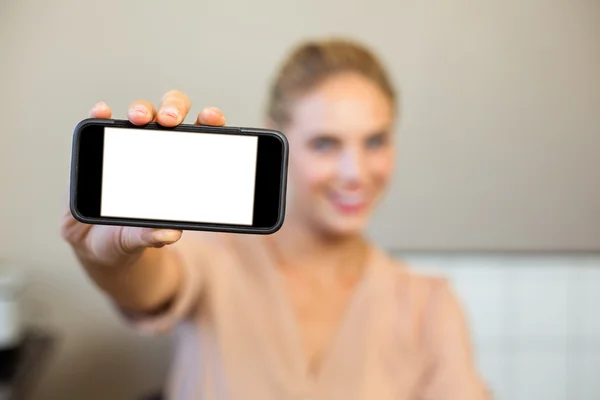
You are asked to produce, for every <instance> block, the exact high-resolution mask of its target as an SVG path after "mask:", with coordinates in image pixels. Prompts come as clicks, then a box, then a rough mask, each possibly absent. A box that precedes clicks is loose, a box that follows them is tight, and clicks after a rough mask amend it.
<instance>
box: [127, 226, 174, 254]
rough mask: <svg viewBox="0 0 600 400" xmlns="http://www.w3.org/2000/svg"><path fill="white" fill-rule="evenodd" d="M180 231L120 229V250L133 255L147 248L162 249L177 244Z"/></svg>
mask: <svg viewBox="0 0 600 400" xmlns="http://www.w3.org/2000/svg"><path fill="white" fill-rule="evenodd" d="M181 235H182V231H180V230H175V229H153V228H135V227H128V226H125V227H122V229H121V231H120V240H119V243H120V244H121V249H122V250H123V251H124V252H126V253H133V252H136V251H138V250H142V249H145V248H147V247H163V246H165V245H168V244H173V243H175V242H177V241H178V240H179V239H180V238H181Z"/></svg>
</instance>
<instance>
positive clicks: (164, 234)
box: [154, 230, 175, 243]
mask: <svg viewBox="0 0 600 400" xmlns="http://www.w3.org/2000/svg"><path fill="white" fill-rule="evenodd" d="M154 238H155V239H156V240H157V241H159V242H163V243H166V242H172V241H173V240H174V239H175V232H173V231H170V230H160V231H156V232H154Z"/></svg>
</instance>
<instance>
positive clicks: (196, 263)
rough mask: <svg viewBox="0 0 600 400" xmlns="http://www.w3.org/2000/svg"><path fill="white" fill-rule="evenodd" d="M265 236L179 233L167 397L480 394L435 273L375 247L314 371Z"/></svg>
mask: <svg viewBox="0 0 600 400" xmlns="http://www.w3.org/2000/svg"><path fill="white" fill-rule="evenodd" d="M265 240H266V239H265V237H263V236H249V235H231V234H214V233H213V234H207V233H199V232H185V233H184V236H183V238H182V239H181V240H180V241H179V242H178V243H176V244H175V245H172V246H170V248H169V251H174V252H175V253H176V254H178V255H179V256H180V257H181V259H182V260H183V263H184V265H185V273H186V274H187V276H186V279H185V284H184V287H183V288H182V289H181V292H180V293H179V294H178V295H177V298H176V299H175V301H174V302H173V303H172V304H171V305H170V306H169V308H168V309H167V310H165V311H164V312H161V313H160V315H156V316H152V317H136V318H134V317H131V316H128V317H126V319H127V321H128V322H129V323H131V324H132V326H134V327H135V328H136V329H138V330H139V331H140V332H145V333H152V334H158V333H166V332H170V331H172V330H173V331H174V333H176V335H177V340H178V342H177V343H178V347H177V351H176V356H175V360H174V365H173V368H172V373H171V376H170V379H169V382H168V386H167V396H168V398H169V399H178V400H179V399H202V400H224V399H228V400H229V399H235V400H238V399H240V400H241V399H244V400H246V399H250V400H254V399H256V400H271V399H272V400H287V399H290V400H291V399H295V400H309V399H311V400H359V399H360V400H367V399H368V400H373V399H377V400H483V399H489V398H490V395H489V393H487V391H486V387H485V385H484V383H483V382H482V380H481V378H480V376H479V374H478V372H477V370H476V366H475V365H474V362H473V357H472V354H471V347H470V343H469V335H468V331H467V325H466V323H465V319H464V318H463V313H462V311H461V308H460V305H459V303H458V302H457V299H456V297H455V295H454V294H453V293H452V291H451V288H450V287H449V285H448V283H447V282H446V280H444V279H443V278H437V277H425V276H421V275H417V274H415V273H413V272H410V271H409V270H408V269H407V268H406V267H405V266H403V265H402V264H400V263H398V262H396V261H394V260H392V259H391V258H390V257H388V256H387V255H386V254H384V253H383V252H382V251H381V250H379V249H377V248H374V251H373V252H372V255H371V257H370V260H369V262H368V266H367V268H366V272H365V275H364V277H363V278H362V280H361V282H360V283H359V285H358V286H357V288H356V290H355V292H354V294H353V297H352V299H351V302H350V305H349V307H348V309H347V310H346V313H345V315H344V317H343V319H342V323H341V326H340V327H339V330H338V331H337V334H336V336H335V338H334V341H333V343H332V345H331V347H330V348H329V349H328V353H327V355H326V357H325V359H324V361H323V363H322V365H321V368H320V370H319V373H318V375H317V376H312V375H309V374H308V373H307V371H308V368H307V366H306V365H305V358H304V356H303V352H302V349H301V342H300V340H299V339H300V332H299V330H298V329H297V325H296V322H295V318H294V316H293V314H292V311H291V306H290V303H289V301H288V300H287V297H286V296H285V293H284V292H283V290H284V289H283V285H282V282H281V281H280V280H279V279H281V278H280V276H279V275H278V273H277V272H276V269H275V267H274V264H273V262H274V261H273V260H272V259H271V258H270V255H269V253H268V252H267V249H266V245H265V242H264V241H265Z"/></svg>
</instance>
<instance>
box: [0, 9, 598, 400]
mask: <svg viewBox="0 0 600 400" xmlns="http://www.w3.org/2000/svg"><path fill="white" fill-rule="evenodd" d="M332 33H339V34H351V35H352V36H354V37H357V38H359V39H362V40H364V41H366V42H367V43H368V44H370V45H372V46H373V47H374V48H375V49H376V51H378V52H379V53H380V54H381V55H382V57H383V59H384V61H385V62H386V63H387V65H388V66H389V68H390V70H391V71H392V73H393V75H394V77H395V78H396V80H397V81H398V82H399V83H401V86H402V91H403V95H404V101H405V108H404V110H403V113H404V119H403V123H402V126H401V132H402V135H401V136H400V138H401V139H400V145H401V148H402V149H403V150H404V151H403V152H402V153H401V159H400V161H399V164H398V171H399V172H398V175H397V178H396V181H397V183H398V185H396V186H395V187H394V188H393V189H392V191H391V193H390V197H389V199H388V200H387V201H386V204H385V206H384V208H383V210H382V212H381V213H380V214H379V215H378V216H377V218H376V220H375V221H374V223H373V226H372V232H373V234H374V236H375V238H376V239H377V240H379V241H380V242H381V243H383V244H384V245H387V246H392V247H408V248H413V247H414V248H421V247H465V246H470V245H473V246H475V247H480V248H487V247H490V246H499V247H511V248H520V247H546V248H548V247H570V248H578V247H581V248H590V247H594V246H597V245H598V244H599V243H600V225H598V224H591V223H590V219H593V218H592V217H594V216H597V215H598V213H600V209H599V207H600V189H599V187H598V185H597V183H594V182H596V181H594V178H596V171H597V170H598V167H600V165H599V163H600V157H598V155H599V154H600V139H599V137H600V132H599V126H600V124H599V122H600V119H599V118H600V113H599V112H598V111H600V97H599V96H600V76H599V74H600V72H599V71H600V46H598V38H599V37H600V3H599V2H597V1H595V0H587V1H586V0H577V1H567V0H562V1H558V0H552V1H542V0H530V1H527V2H521V1H516V0H514V1H495V2H469V1H466V0H461V1H454V2H443V1H440V0H430V1H414V0H402V1H366V0H361V1H352V2H341V1H335V0H326V1H322V0H313V1H298V2H288V1H268V0H256V1H235V2H234V1H215V2H211V3H209V2H189V1H179V2H178V1H170V2H158V1H144V2H142V1H127V2H123V1H115V0H105V1H102V2H91V1H76V0H56V1H32V0H21V1H13V2H2V4H0V58H1V61H0V88H1V90H2V94H1V96H0V109H1V110H2V113H0V115H2V122H1V125H0V163H1V164H0V166H1V167H2V169H1V171H0V179H1V180H0V188H1V189H0V190H1V197H0V201H1V207H0V227H1V228H2V229H0V258H9V259H12V260H17V261H19V262H21V263H23V264H25V265H26V270H27V271H28V273H29V275H30V277H31V282H32V283H31V286H30V288H29V290H28V291H27V293H26V299H27V302H28V303H33V302H34V300H35V301H36V304H37V307H38V308H39V307H41V309H42V310H43V311H44V312H47V315H46V316H45V317H44V318H43V321H44V322H45V323H48V324H50V325H51V326H53V327H54V328H56V329H58V330H59V331H60V332H61V334H62V339H63V340H62V342H61V347H60V349H59V350H60V351H59V352H58V354H57V357H56V358H55V360H54V363H53V364H52V367H53V369H52V371H51V372H50V373H49V374H48V375H47V376H46V377H45V379H44V381H43V387H42V389H41V391H40V392H39V393H40V394H39V396H38V398H44V399H49V398H57V399H66V398H69V399H79V398H81V399H83V398H85V399H106V398H115V399H116V398H131V395H133V393H137V392H139V391H140V390H144V389H145V388H147V387H149V386H152V385H154V384H157V383H158V382H159V380H160V377H161V376H162V374H163V373H164V372H165V370H166V368H167V365H166V361H165V357H166V355H167V352H168V342H167V341H166V340H162V339H161V340H158V339H151V338H139V337H136V336H134V335H133V334H132V333H131V332H129V331H127V330H126V329H125V328H124V327H123V326H121V325H120V324H119V322H118V321H117V319H116V318H115V316H114V314H113V313H112V312H111V310H110V308H109V306H108V304H107V303H106V302H105V301H104V299H103V298H102V296H101V295H100V294H99V293H98V292H97V291H95V290H94V289H93V287H92V286H91V285H90V284H89V282H88V281H87V280H86V278H85V277H84V275H83V274H82V272H81V271H80V269H79V268H78V266H77V265H76V263H75V261H74V259H73V257H72V255H71V253H70V251H69V249H68V248H67V247H66V246H65V244H64V243H62V242H61V240H60V238H59V236H58V226H59V210H60V206H61V202H62V201H63V198H64V195H65V193H66V192H65V191H66V187H67V184H68V171H69V162H70V159H69V157H70V145H71V143H70V140H71V133H72V130H73V127H74V126H75V124H76V123H77V122H78V120H79V119H81V118H83V117H85V116H86V113H87V111H88V109H89V108H90V107H91V106H92V105H93V104H94V103H95V102H97V101H99V100H103V101H106V102H108V103H109V104H110V105H111V106H113V108H114V109H115V111H116V115H115V117H117V118H122V117H124V115H125V109H126V107H127V105H128V103H129V102H131V101H132V100H135V99H137V98H140V97H143V98H147V99H150V100H158V99H159V98H160V96H161V94H162V93H163V92H164V91H166V90H168V89H172V88H179V89H182V90H185V91H186V92H187V93H188V94H189V95H190V96H191V98H192V100H193V102H194V104H193V111H194V112H197V111H199V110H200V109H201V108H202V107H203V106H206V105H217V106H220V107H222V108H223V109H224V110H225V111H226V112H227V115H228V117H229V118H228V119H229V122H230V124H232V125H250V126H252V125H260V123H261V118H260V116H261V111H262V107H263V105H264V100H265V92H266V85H267V83H268V79H269V78H270V77H271V74H272V73H273V71H274V68H275V66H276V64H277V62H278V61H279V60H280V59H281V57H282V56H283V54H284V53H285V52H286V51H287V50H288V49H289V46H290V45H291V44H293V43H294V42H295V41H297V40H299V39H303V38H305V37H307V35H308V36H319V35H323V34H332ZM474 183H477V184H476V185H475V184H474ZM495 207H503V208H500V210H498V209H496V208H495ZM511 217H512V218H511ZM556 226H560V229H556ZM488 228H490V229H489V230H488ZM457 232H460V234H457ZM519 232H524V233H525V234H523V235H522V236H519V235H515V233H519ZM530 233H531V234H530Z"/></svg>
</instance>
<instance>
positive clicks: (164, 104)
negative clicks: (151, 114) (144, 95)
mask: <svg viewBox="0 0 600 400" xmlns="http://www.w3.org/2000/svg"><path fill="white" fill-rule="evenodd" d="M191 106H192V103H191V101H190V98H189V97H188V96H187V95H186V94H185V93H183V92H180V91H178V90H170V91H168V92H167V93H165V94H164V96H163V97H162V99H161V105H160V107H159V108H158V113H157V114H156V122H158V123H159V124H161V125H162V126H168V127H171V126H176V125H179V124H181V123H182V122H183V120H184V119H185V117H186V115H187V113H188V112H189V111H190V108H191Z"/></svg>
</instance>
